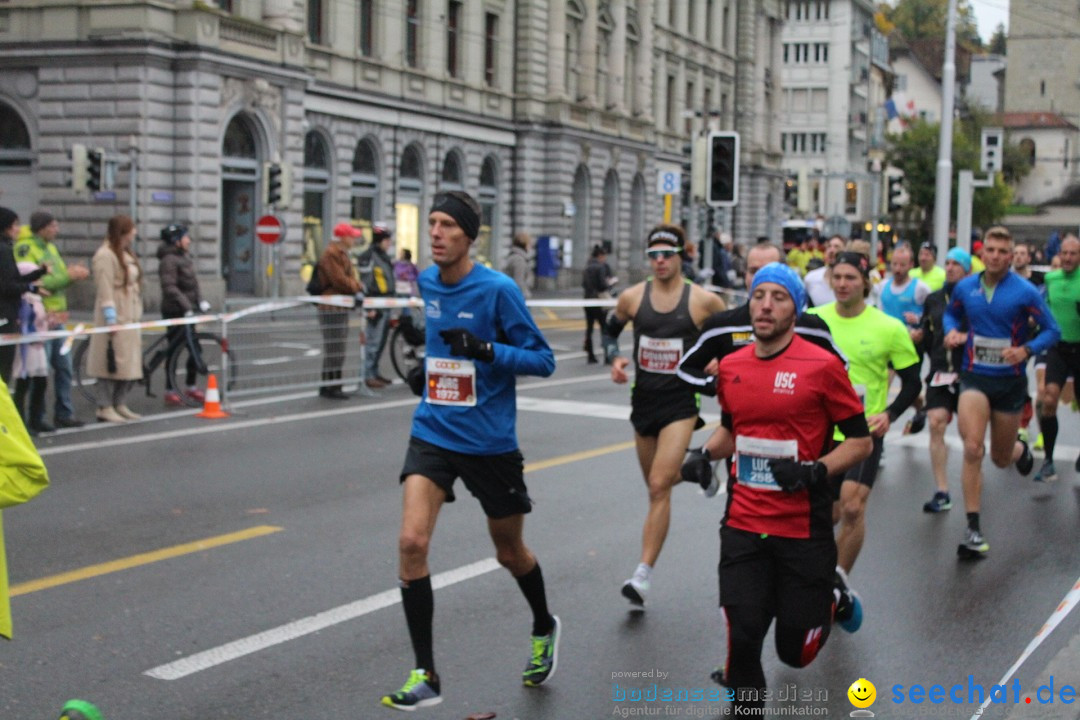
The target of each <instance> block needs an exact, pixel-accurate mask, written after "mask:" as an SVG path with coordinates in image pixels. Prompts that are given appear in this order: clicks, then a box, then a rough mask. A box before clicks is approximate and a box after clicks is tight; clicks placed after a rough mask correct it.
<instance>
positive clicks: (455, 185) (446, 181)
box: [439, 150, 463, 190]
mask: <svg viewBox="0 0 1080 720" xmlns="http://www.w3.org/2000/svg"><path fill="white" fill-rule="evenodd" d="M461 183H462V172H461V156H460V155H459V154H458V153H457V151H456V150H451V151H450V152H448V153H446V157H445V158H443V166H442V183H441V184H440V185H439V189H440V190H461V189H462V188H463V186H462V184H461Z"/></svg>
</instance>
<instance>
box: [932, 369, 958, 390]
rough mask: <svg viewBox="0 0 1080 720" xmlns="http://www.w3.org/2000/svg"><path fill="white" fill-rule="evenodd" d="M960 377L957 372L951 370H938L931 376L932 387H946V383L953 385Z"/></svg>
mask: <svg viewBox="0 0 1080 720" xmlns="http://www.w3.org/2000/svg"><path fill="white" fill-rule="evenodd" d="M959 378H960V375H958V374H957V373H951V372H936V373H934V374H933V376H932V377H931V378H930V387H945V386H946V385H952V384H953V383H955V382H956V381H957V380H958V379H959Z"/></svg>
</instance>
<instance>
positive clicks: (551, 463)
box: [525, 440, 634, 472]
mask: <svg viewBox="0 0 1080 720" xmlns="http://www.w3.org/2000/svg"><path fill="white" fill-rule="evenodd" d="M632 447H634V441H633V440H631V441H630V442H621V443H615V444H614V445H605V446H604V447H598V448H593V449H592V450H582V451H581V452H576V453H570V454H569V455H559V456H558V457H553V458H548V459H547V460H537V461H536V462H533V463H526V464H525V472H533V471H534V470H547V469H548V468H552V467H558V466H559V465H566V464H567V463H572V462H577V461H578V460H588V459H590V458H594V457H599V456H600V455H607V454H609V453H614V452H619V451H621V450H627V449H629V448H632Z"/></svg>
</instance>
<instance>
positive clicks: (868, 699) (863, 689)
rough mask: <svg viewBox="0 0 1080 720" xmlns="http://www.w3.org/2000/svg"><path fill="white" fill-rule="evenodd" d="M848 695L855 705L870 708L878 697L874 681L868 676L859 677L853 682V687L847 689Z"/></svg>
mask: <svg viewBox="0 0 1080 720" xmlns="http://www.w3.org/2000/svg"><path fill="white" fill-rule="evenodd" d="M847 696H848V700H850V701H851V704H852V705H854V706H855V707H857V708H868V707H870V706H871V705H873V704H874V700H876V699H877V688H875V687H874V683H872V682H870V681H869V680H867V679H866V678H859V679H858V680H856V681H855V682H853V683H851V687H849V688H848V690H847Z"/></svg>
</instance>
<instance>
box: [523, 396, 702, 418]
mask: <svg viewBox="0 0 1080 720" xmlns="http://www.w3.org/2000/svg"><path fill="white" fill-rule="evenodd" d="M517 404H518V410H530V411H532V412H544V413H553V414H555V415H576V416H578V417H594V418H604V419H607V420H629V419H630V403H629V402H627V403H626V404H625V405H623V404H619V405H612V404H606V403H594V402H578V401H576V400H548V399H545V398H532V397H521V396H518V399H517ZM701 418H702V419H703V420H704V421H705V422H716V421H717V420H719V419H720V416H719V415H715V414H710V413H701Z"/></svg>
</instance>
